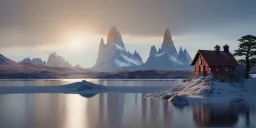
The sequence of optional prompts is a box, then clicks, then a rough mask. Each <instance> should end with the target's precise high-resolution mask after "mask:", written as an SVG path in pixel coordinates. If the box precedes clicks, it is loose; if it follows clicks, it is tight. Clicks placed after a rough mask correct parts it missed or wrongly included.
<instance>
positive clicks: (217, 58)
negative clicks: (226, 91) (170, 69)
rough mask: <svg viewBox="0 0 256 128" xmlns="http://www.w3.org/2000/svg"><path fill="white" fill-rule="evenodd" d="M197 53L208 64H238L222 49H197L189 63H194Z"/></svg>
mask: <svg viewBox="0 0 256 128" xmlns="http://www.w3.org/2000/svg"><path fill="white" fill-rule="evenodd" d="M199 55H201V56H202V57H203V58H204V60H205V61H206V63H207V64H208V65H209V66H238V63H237V61H236V59H235V58H234V56H233V55H232V54H231V53H230V52H228V53H226V52H224V51H219V53H218V52H216V51H211V50H198V52H197V53H196V56H195V57H194V59H193V61H192V63H191V65H192V66H193V65H195V63H196V61H197V59H198V57H199Z"/></svg>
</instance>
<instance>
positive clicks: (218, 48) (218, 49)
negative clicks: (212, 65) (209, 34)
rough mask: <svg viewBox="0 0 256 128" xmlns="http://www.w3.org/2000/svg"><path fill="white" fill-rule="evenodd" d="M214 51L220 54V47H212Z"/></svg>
mask: <svg viewBox="0 0 256 128" xmlns="http://www.w3.org/2000/svg"><path fill="white" fill-rule="evenodd" d="M214 51H216V52H218V53H219V52H220V46H219V45H216V46H215V47H214Z"/></svg>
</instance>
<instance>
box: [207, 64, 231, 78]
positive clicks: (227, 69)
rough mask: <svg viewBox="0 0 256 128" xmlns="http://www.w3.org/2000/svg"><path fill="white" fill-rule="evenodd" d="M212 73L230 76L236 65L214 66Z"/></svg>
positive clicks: (218, 75)
mask: <svg viewBox="0 0 256 128" xmlns="http://www.w3.org/2000/svg"><path fill="white" fill-rule="evenodd" d="M211 69H212V73H213V74H214V76H216V77H228V76H229V75H230V74H231V73H232V72H233V71H234V70H235V67H234V66H212V67H211Z"/></svg>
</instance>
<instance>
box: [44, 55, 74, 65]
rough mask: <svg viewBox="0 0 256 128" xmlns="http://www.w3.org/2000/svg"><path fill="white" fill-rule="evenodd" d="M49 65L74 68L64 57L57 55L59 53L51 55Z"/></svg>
mask: <svg viewBox="0 0 256 128" xmlns="http://www.w3.org/2000/svg"><path fill="white" fill-rule="evenodd" d="M47 65H49V66H52V67H67V68H72V65H70V64H69V62H68V61H66V60H65V59H64V58H63V57H61V56H59V55H57V53H55V52H54V53H51V54H50V55H49V58H48V61H47Z"/></svg>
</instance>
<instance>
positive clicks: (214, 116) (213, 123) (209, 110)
mask: <svg viewBox="0 0 256 128" xmlns="http://www.w3.org/2000/svg"><path fill="white" fill-rule="evenodd" d="M192 109H193V118H194V121H195V124H196V125H197V126H200V127H233V126H235V125H236V124H237V123H238V122H239V120H240V119H241V118H243V120H244V122H242V124H241V125H242V126H244V127H245V126H247V127H249V126H250V114H251V113H250V107H249V106H248V105H241V104H215V105H214V104H211V105H210V104H197V105H193V106H192ZM252 114H253V115H255V113H252Z"/></svg>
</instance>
